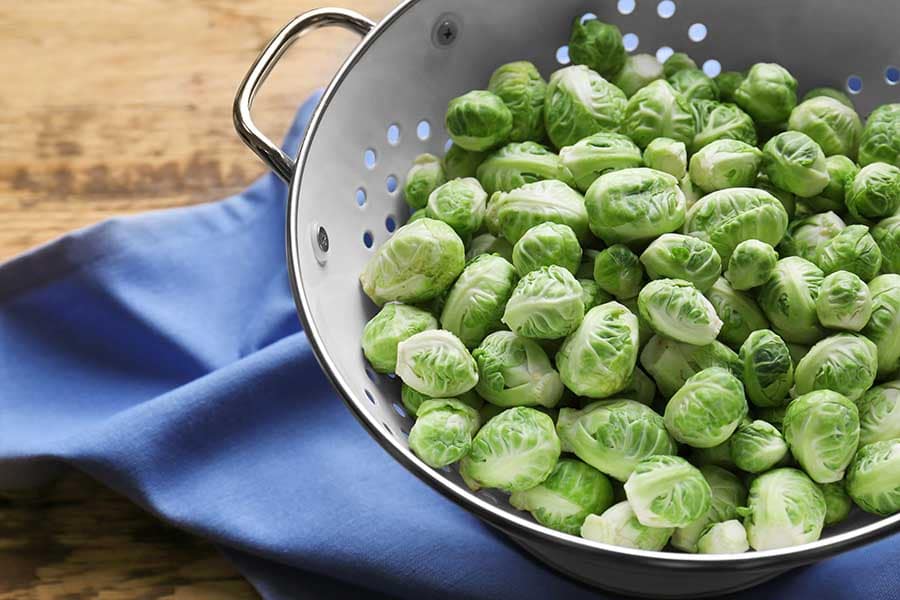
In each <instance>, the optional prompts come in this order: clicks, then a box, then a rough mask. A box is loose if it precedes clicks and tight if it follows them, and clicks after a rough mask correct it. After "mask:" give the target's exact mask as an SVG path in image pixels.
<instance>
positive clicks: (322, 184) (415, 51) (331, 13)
mask: <svg viewBox="0 0 900 600" xmlns="http://www.w3.org/2000/svg"><path fill="white" fill-rule="evenodd" d="M585 15H586V16H587V17H586V18H590V17H591V16H592V15H593V16H597V17H598V18H600V19H601V20H603V21H606V22H610V23H614V24H616V25H618V26H619V28H620V29H621V30H622V32H623V33H625V34H626V35H625V44H626V48H627V49H628V50H629V51H632V52H649V53H651V54H656V55H657V57H658V58H660V59H662V60H664V59H665V58H666V57H667V56H668V55H669V54H671V52H672V51H673V50H675V51H685V52H688V53H690V55H691V56H692V57H694V59H695V60H697V62H698V64H700V65H702V66H703V69H704V70H705V71H706V72H707V73H708V74H710V75H715V74H717V73H718V72H719V70H742V69H745V68H747V67H748V66H750V65H751V64H753V63H755V62H764V61H772V62H778V63H780V64H782V65H784V66H785V67H787V68H788V69H789V70H790V71H791V72H792V73H793V74H794V75H795V76H796V77H797V79H798V80H799V81H800V82H801V84H802V85H805V86H808V87H812V86H819V85H828V86H832V87H836V88H841V89H845V90H848V91H849V92H850V93H852V94H853V95H854V101H855V102H856V106H857V108H858V109H859V110H860V112H861V113H862V114H863V115H866V114H868V113H869V112H870V111H871V110H872V109H873V108H874V107H876V106H878V105H880V104H883V103H886V102H897V101H898V99H900V87H897V86H896V83H897V80H898V71H897V67H898V66H900V43H898V39H900V38H898V32H900V6H898V4H897V0H858V1H855V2H851V1H849V0H754V1H750V0H674V1H673V0H663V1H661V2H660V1H659V0H619V1H618V2H616V0H593V1H590V2H588V1H582V0H555V1H553V2H547V1H546V0H491V1H488V0H409V1H407V2H404V3H403V4H401V5H400V6H398V7H397V8H396V9H395V10H394V11H393V12H391V13H390V14H389V15H388V16H387V17H385V19H384V20H383V21H382V22H381V23H378V24H377V25H376V24H375V23H373V22H372V21H370V20H368V19H367V18H365V17H363V16H361V15H359V14H356V13H354V12H352V11H349V10H344V9H337V8H325V9H318V10H314V11H311V12H308V13H306V14H303V15H300V16H298V17H296V18H295V19H294V20H293V21H291V22H290V23H289V24H288V25H287V26H286V27H285V28H284V29H283V30H282V31H281V32H280V33H278V34H277V35H276V36H275V38H274V39H273V40H272V41H271V42H270V43H269V44H268V46H267V47H266V48H265V49H264V50H263V52H262V54H261V55H260V57H259V58H258V59H257V61H256V63H255V64H254V65H253V66H252V67H251V69H250V72H249V73H248V75H247V77H246V78H245V80H244V82H243V83H242V84H241V86H240V89H239V90H238V94H237V98H236V100H235V106H234V117H235V125H236V127H237V130H238V132H239V134H240V135H241V137H242V138H243V139H244V141H245V142H246V143H247V144H248V145H249V146H250V148H252V149H253V150H254V151H255V152H256V153H257V154H258V155H259V156H260V158H262V159H263V161H265V162H266V164H267V165H268V166H269V167H270V168H271V169H272V170H273V171H274V172H275V173H277V174H278V175H279V176H280V177H281V178H283V179H284V180H285V181H287V182H289V183H290V195H289V199H288V211H287V255H288V263H289V269H290V277H291V283H292V286H293V291H294V296H295V300H296V305H297V310H298V312H299V314H300V317H301V319H302V321H303V324H304V326H305V328H306V333H307V336H308V337H309V341H310V343H311V345H312V347H313V349H314V350H315V352H316V355H317V357H318V359H319V361H320V363H321V365H322V368H323V369H324V370H325V372H326V373H327V374H328V376H329V377H330V378H331V381H332V382H333V384H334V386H335V388H337V390H338V392H340V395H341V396H342V397H343V398H344V400H345V402H346V403H347V406H348V407H349V408H350V410H351V411H352V412H353V414H354V415H356V417H357V418H358V419H359V421H360V422H361V423H362V424H363V426H365V428H366V429H367V430H368V431H369V433H370V434H371V435H372V437H374V438H375V439H376V440H377V441H378V442H379V443H380V444H381V446H383V447H384V449H385V450H387V451H388V452H389V453H390V454H391V455H392V456H394V458H396V459H397V461H399V462H400V463H401V464H402V465H403V466H405V467H406V468H407V469H409V470H410V471H411V472H412V473H414V474H415V475H416V476H417V477H419V478H420V479H421V480H422V481H424V482H426V483H427V484H429V485H431V486H432V487H433V488H435V489H436V490H438V491H439V492H441V493H442V494H443V495H444V496H446V497H447V498H449V499H450V500H452V501H453V502H456V503H457V504H459V505H460V506H462V507H464V508H466V509H467V510H469V511H471V512H472V513H474V514H476V515H477V516H478V517H480V518H481V519H483V520H484V521H485V522H487V523H489V524H490V525H492V526H494V527H496V528H498V529H500V530H501V531H503V532H504V533H505V534H507V535H508V536H509V537H511V538H512V539H513V540H514V541H516V542H517V543H518V544H520V545H521V546H522V547H523V548H524V549H526V550H527V551H528V552H530V553H532V554H533V555H535V556H536V557H538V558H539V559H541V560H542V561H544V562H545V563H547V564H548V565H550V566H552V567H554V568H556V569H558V570H559V571H562V572H563V573H566V574H567V575H569V576H571V577H573V578H575V579H577V580H580V581H582V582H585V583H587V584H589V585H593V586H597V587H600V588H604V589H607V590H611V591H615V592H619V593H625V594H630V595H641V596H655V597H665V598H697V597H701V596H707V595H712V594H721V593H725V592H729V591H734V590H738V589H743V588H747V587H751V586H753V585H756V584H758V583H761V582H763V581H765V580H767V579H769V578H771V577H774V576H776V575H778V574H780V573H783V572H785V571H787V570H789V569H792V568H795V567H798V566H801V565H805V564H809V563H811V562H814V561H818V560H821V559H823V558H825V557H828V556H831V555H834V554H836V553H838V552H841V551H844V550H847V549H849V548H853V547H855V546H859V545H861V544H865V543H868V542H872V541H874V540H876V539H879V538H882V537H884V536H886V535H888V534H890V533H891V532H894V531H897V530H898V529H900V515H895V516H893V517H890V518H885V519H880V520H877V519H876V518H874V517H872V516H869V515H864V514H862V513H855V514H854V515H853V516H852V517H851V518H850V519H849V520H848V521H846V522H845V523H843V524H842V525H841V526H840V527H838V528H834V529H831V530H829V531H828V533H827V537H825V538H823V539H822V540H820V541H818V542H815V543H812V544H806V545H803V546H798V547H794V548H786V549H782V550H773V551H766V552H755V553H747V554H743V555H735V556H700V555H691V554H676V553H662V552H646V551H640V550H630V549H626V548H619V547H614V546H608V545H604V544H599V543H594V542H589V541H586V540H583V539H581V538H578V537H574V536H570V535H566V534H563V533H559V532H556V531H552V530H550V529H547V528H544V527H542V526H540V525H538V524H537V523H535V522H534V521H533V520H531V519H530V518H529V517H528V515H527V514H525V513H521V512H517V511H515V510H514V509H512V508H511V507H510V506H509V504H508V502H507V500H506V497H505V496H504V495H503V494H500V493H497V492H492V491H490V490H482V491H480V492H477V493H473V492H471V491H469V489H468V488H467V487H466V486H465V485H464V484H463V482H462V480H461V479H460V477H459V476H458V474H457V473H456V472H455V471H453V470H450V469H444V470H434V469H431V468H430V467H428V466H426V465H425V464H424V463H423V462H422V461H420V460H419V459H418V458H417V457H416V456H415V455H413V453H412V452H410V450H409V445H408V443H407V433H408V432H409V428H410V426H411V425H412V420H411V419H410V418H409V416H407V414H406V413H405V411H404V410H403V408H402V406H401V404H400V390H399V382H398V381H396V380H394V379H392V378H390V377H385V376H382V375H378V374H376V373H375V372H374V371H372V370H371V369H370V368H368V366H367V365H366V362H365V360H364V358H363V355H362V352H361V351H360V335H361V332H362V330H363V326H364V325H365V323H366V322H367V321H368V320H369V319H370V318H372V316H373V315H374V313H375V306H373V305H372V303H371V302H370V301H369V300H368V299H367V298H366V297H365V296H364V294H363V293H362V291H361V289H360V286H359V283H358V279H357V278H358V275H359V273H360V272H361V271H362V269H363V266H364V265H365V264H366V262H367V261H368V260H369V259H370V258H371V257H372V254H373V251H374V250H375V249H376V248H377V247H378V246H379V244H381V243H383V242H384V241H385V240H386V239H388V237H390V235H391V233H392V232H393V231H394V230H395V228H396V227H398V225H399V224H401V223H403V222H404V221H405V219H406V217H407V215H408V211H407V208H406V205H405V203H404V201H403V198H402V196H401V193H400V189H399V188H400V185H401V180H402V178H403V175H404V174H405V173H406V171H407V169H408V168H409V166H410V164H411V163H412V160H413V158H414V157H415V156H416V155H418V154H421V153H423V152H431V153H433V154H441V153H443V152H444V150H445V149H446V147H447V134H446V132H445V131H444V128H443V116H444V112H445V110H446V107H447V102H448V100H450V99H451V98H453V97H455V96H458V95H461V94H462V93H464V92H466V91H469V90H471V89H483V88H484V87H485V86H486V82H487V81H488V79H489V77H490V75H491V73H492V71H493V70H494V69H495V68H496V67H497V66H499V65H500V64H502V63H505V62H508V61H513V60H530V61H532V62H534V63H535V64H536V65H537V66H538V67H539V68H540V70H541V72H542V73H543V74H544V75H545V76H549V74H550V73H551V72H552V71H553V70H555V69H557V68H560V66H561V65H564V64H566V63H567V62H568V48H567V47H566V46H565V44H566V41H567V40H568V36H569V31H570V27H571V23H572V20H573V19H574V18H576V17H584V16H585ZM328 26H334V27H342V28H346V29H350V30H352V31H355V32H357V33H358V34H359V35H360V36H361V37H362V41H361V42H360V43H359V45H358V46H357V47H356V49H355V50H354V51H353V53H352V54H351V55H350V57H349V58H348V59H347V60H346V62H345V63H344V65H343V66H342V67H341V69H340V71H339V72H338V73H337V74H336V75H335V77H334V79H333V80H332V82H331V84H330V85H329V87H328V89H327V91H326V93H325V95H324V96H323V98H322V99H321V101H320V103H319V106H318V109H317V110H316V112H315V115H314V116H313V119H312V122H311V123H310V126H309V129H308V131H307V134H306V138H305V140H304V142H303V145H302V147H301V149H300V152H299V156H298V157H296V158H295V157H292V156H287V155H286V154H285V153H284V152H282V151H281V150H280V149H279V148H278V146H277V145H276V144H274V143H272V141H271V140H269V139H268V138H267V137H266V136H265V135H264V134H263V133H262V132H261V131H260V130H259V129H258V128H257V127H256V126H255V125H254V123H253V120H252V118H251V115H250V109H251V105H252V102H253V98H254V96H255V94H256V92H257V91H258V89H259V87H260V85H261V84H262V83H263V81H264V80H265V78H266V76H267V75H268V74H269V72H270V70H271V69H272V67H273V66H274V65H275V64H276V63H277V61H278V59H279V58H280V56H281V55H282V54H283V52H284V51H285V50H286V49H287V48H288V47H289V46H290V45H291V44H292V43H293V42H294V41H295V40H297V39H298V38H299V37H300V36H302V35H304V34H305V33H308V32H309V31H312V30H314V29H317V28H321V27H328ZM803 91H804V90H801V92H803Z"/></svg>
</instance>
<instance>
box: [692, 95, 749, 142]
mask: <svg viewBox="0 0 900 600" xmlns="http://www.w3.org/2000/svg"><path fill="white" fill-rule="evenodd" d="M691 110H692V112H693V114H694V122H695V123H696V133H695V134H694V139H693V142H692V143H691V151H692V152H699V151H700V149H701V148H703V147H705V146H707V145H709V144H711V143H712V142H715V141H717V140H737V141H740V142H744V143H745V144H749V145H751V146H756V141H757V138H756V126H755V125H754V124H753V119H751V118H750V115H748V114H747V113H745V112H744V111H742V110H741V109H740V108H738V107H737V106H735V105H734V104H727V103H726V104H722V103H719V102H715V101H712V100H697V101H695V102H692V103H691Z"/></svg>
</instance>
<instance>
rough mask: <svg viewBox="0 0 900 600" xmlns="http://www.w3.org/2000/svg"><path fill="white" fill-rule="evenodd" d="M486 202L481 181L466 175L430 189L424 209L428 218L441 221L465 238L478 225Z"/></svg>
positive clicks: (477, 227) (482, 219)
mask: <svg viewBox="0 0 900 600" xmlns="http://www.w3.org/2000/svg"><path fill="white" fill-rule="evenodd" d="M486 203H487V194H486V193H485V191H484V190H483V189H482V187H481V184H480V183H478V180H477V179H474V178H472V177H469V178H467V179H454V180H453V181H448V182H447V183H445V184H444V185H442V186H441V187H439V188H437V189H436V190H434V191H433V192H431V195H430V196H429V197H428V204H427V206H426V207H425V211H426V214H427V215H428V218H430V219H437V220H438V221H443V222H444V223H446V224H447V225H449V226H450V227H452V228H453V230H454V231H455V232H456V233H457V234H459V236H460V237H461V238H466V237H468V236H470V235H472V234H473V233H475V232H476V231H478V230H479V229H480V228H481V223H482V221H484V211H485V205H486Z"/></svg>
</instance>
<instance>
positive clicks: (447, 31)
mask: <svg viewBox="0 0 900 600" xmlns="http://www.w3.org/2000/svg"><path fill="white" fill-rule="evenodd" d="M432 37H433V38H434V43H435V44H437V45H438V46H443V47H447V46H452V45H453V43H454V42H455V41H456V38H457V37H459V25H458V24H457V22H456V20H455V19H454V18H453V17H450V16H447V15H444V16H442V17H441V18H440V19H438V22H437V24H436V25H435V26H434V33H433V34H432Z"/></svg>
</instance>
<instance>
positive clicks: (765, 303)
mask: <svg viewBox="0 0 900 600" xmlns="http://www.w3.org/2000/svg"><path fill="white" fill-rule="evenodd" d="M824 279H825V274H824V273H823V272H822V270H821V269H820V268H819V267H817V266H816V265H814V264H813V263H811V262H809V261H808V260H804V259H802V258H799V257H797V256H791V257H788V258H782V259H781V260H779V261H778V264H776V265H775V271H774V272H773V273H772V276H771V277H770V278H769V280H768V281H767V282H766V283H764V284H763V286H762V287H761V288H760V290H759V295H758V296H757V299H758V300H759V306H760V308H762V310H763V312H764V313H765V315H766V317H767V318H768V319H769V322H771V323H772V325H773V326H774V329H775V332H776V333H777V334H778V335H780V336H781V337H782V338H783V339H784V341H786V342H794V343H797V344H812V343H814V342H816V341H818V340H820V339H821V338H822V337H823V336H824V335H825V332H824V330H823V329H822V327H821V325H819V317H818V315H817V313H816V299H817V298H818V297H819V290H820V288H821V287H822V281H823V280H824Z"/></svg>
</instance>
